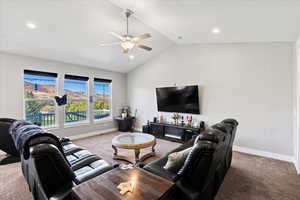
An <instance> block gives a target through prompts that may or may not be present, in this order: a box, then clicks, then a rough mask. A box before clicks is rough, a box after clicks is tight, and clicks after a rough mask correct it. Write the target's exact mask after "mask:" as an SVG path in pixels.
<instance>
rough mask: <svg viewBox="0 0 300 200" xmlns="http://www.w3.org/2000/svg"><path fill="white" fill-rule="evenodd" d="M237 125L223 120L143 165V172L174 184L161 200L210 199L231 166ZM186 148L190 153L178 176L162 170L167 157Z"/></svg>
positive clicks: (230, 120)
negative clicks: (145, 171) (189, 149)
mask: <svg viewBox="0 0 300 200" xmlns="http://www.w3.org/2000/svg"><path fill="white" fill-rule="evenodd" d="M237 126H238V122H237V121H236V120H234V119H226V120H223V121H222V122H220V123H217V124H215V125H213V126H212V127H211V128H210V129H207V130H205V131H204V132H202V133H201V134H200V135H199V136H197V137H196V138H194V139H192V140H190V141H188V142H187V143H185V144H183V145H181V146H179V147H178V148H176V149H174V150H173V151H171V152H169V153H168V154H167V155H165V156H164V157H162V158H160V159H157V160H155V161H153V162H151V163H149V164H148V165H146V166H144V169H145V170H147V171H149V172H151V173H154V174H156V175H158V176H161V177H163V178H166V179H168V180H170V181H172V182H175V183H176V184H175V187H174V188H173V190H172V191H170V192H169V193H168V195H166V196H165V197H164V199H168V200H183V199H184V200H212V199H214V197H215V195H216V194H217V192H218V190H219V188H220V186H221V184H222V182H223V180H224V177H225V175H226V173H227V171H228V169H229V168H230V165H231V160H232V145H233V141H234V137H235V133H236V128H237ZM190 147H192V150H191V152H190V153H189V155H188V157H187V159H186V161H185V163H184V165H183V166H182V168H181V169H180V170H179V172H178V173H173V172H170V171H167V170H165V169H164V168H163V166H164V165H165V164H166V163H167V160H168V155H169V154H171V153H173V152H178V151H181V150H184V149H187V148H190Z"/></svg>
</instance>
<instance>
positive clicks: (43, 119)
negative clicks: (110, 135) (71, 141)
mask: <svg viewBox="0 0 300 200" xmlns="http://www.w3.org/2000/svg"><path fill="white" fill-rule="evenodd" d="M108 116H109V113H101V114H96V115H94V119H102V118H105V117H108ZM86 119H87V111H75V112H66V114H65V122H66V123H72V122H79V121H84V120H86ZM26 120H27V121H31V122H33V123H36V124H38V125H40V126H53V125H54V124H55V121H56V118H55V113H54V112H52V113H33V114H27V115H26Z"/></svg>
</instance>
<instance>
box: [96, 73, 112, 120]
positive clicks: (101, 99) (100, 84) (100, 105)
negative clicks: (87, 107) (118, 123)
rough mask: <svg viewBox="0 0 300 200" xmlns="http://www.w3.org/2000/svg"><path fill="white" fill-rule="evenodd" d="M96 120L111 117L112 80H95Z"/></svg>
mask: <svg viewBox="0 0 300 200" xmlns="http://www.w3.org/2000/svg"><path fill="white" fill-rule="evenodd" d="M93 109H94V120H99V119H102V118H105V117H109V116H110V112H111V80H107V79H98V78H95V79H94V102H93Z"/></svg>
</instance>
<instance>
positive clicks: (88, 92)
mask: <svg viewBox="0 0 300 200" xmlns="http://www.w3.org/2000/svg"><path fill="white" fill-rule="evenodd" d="M65 75H66V74H64V77H63V86H62V87H63V88H62V90H63V93H64V94H65V80H72V79H66V78H65ZM69 75H71V73H70V74H69ZM72 75H74V74H73V73H72ZM74 76H81V75H74ZM83 76H84V75H83ZM84 77H88V78H89V80H90V77H89V76H84ZM89 80H87V81H86V83H87V85H86V93H87V97H86V99H78V100H79V101H82V100H86V101H87V111H86V120H82V121H78V122H67V121H66V106H64V110H63V117H64V119H63V124H64V127H72V126H78V125H81V124H82V125H84V124H88V123H90V121H91V120H90V101H89V94H90V90H89V88H90V81H89ZM67 98H68V100H69V97H67Z"/></svg>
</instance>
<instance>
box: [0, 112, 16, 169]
mask: <svg viewBox="0 0 300 200" xmlns="http://www.w3.org/2000/svg"><path fill="white" fill-rule="evenodd" d="M14 121H15V120H14V119H9V118H0V150H1V151H4V152H5V153H7V155H6V157H5V158H3V159H2V160H1V161H0V165H5V164H10V163H14V162H18V161H20V157H19V152H18V151H17V149H16V147H15V145H14V142H13V139H12V137H11V135H10V134H9V132H8V129H9V127H10V125H11V124H12V123H13V122H14Z"/></svg>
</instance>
